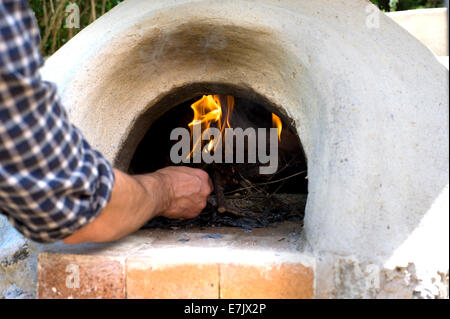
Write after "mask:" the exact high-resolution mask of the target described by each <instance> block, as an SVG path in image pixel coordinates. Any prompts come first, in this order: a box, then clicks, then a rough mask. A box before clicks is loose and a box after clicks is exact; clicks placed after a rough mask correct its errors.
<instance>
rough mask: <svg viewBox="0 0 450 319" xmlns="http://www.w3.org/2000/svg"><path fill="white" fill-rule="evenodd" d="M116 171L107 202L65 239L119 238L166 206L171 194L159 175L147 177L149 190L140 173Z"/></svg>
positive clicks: (86, 240) (75, 242)
mask: <svg viewBox="0 0 450 319" xmlns="http://www.w3.org/2000/svg"><path fill="white" fill-rule="evenodd" d="M114 174H115V184H114V187H113V189H112V193H111V199H110V202H109V203H108V205H107V206H106V207H105V208H104V209H103V210H102V211H101V213H100V215H99V216H98V217H97V218H96V219H94V220H93V221H92V222H91V223H89V224H88V225H86V226H85V227H83V228H81V229H80V230H78V231H76V232H75V233H74V234H72V235H71V236H69V237H67V238H65V239H64V240H63V242H64V243H66V244H78V243H82V242H108V241H114V240H118V239H120V238H122V237H124V236H126V235H127V234H129V233H132V232H134V231H136V230H138V229H139V228H140V227H142V225H144V224H145V223H146V222H147V221H148V220H149V219H151V218H154V217H156V216H157V215H158V214H159V213H160V212H161V211H162V210H163V209H164V207H163V206H164V205H165V203H166V202H167V199H166V197H167V196H168V194H167V192H166V191H164V185H162V183H161V182H160V181H159V180H158V178H157V177H156V176H155V177H154V178H153V177H151V176H146V178H145V183H146V184H147V185H146V186H147V187H148V188H149V189H152V190H153V191H152V192H151V193H150V192H147V191H146V188H145V187H144V186H143V184H142V180H141V178H140V176H134V177H133V176H130V175H127V174H125V173H123V172H121V171H119V170H116V169H115V170H114Z"/></svg>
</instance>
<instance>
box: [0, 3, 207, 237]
mask: <svg viewBox="0 0 450 319" xmlns="http://www.w3.org/2000/svg"><path fill="white" fill-rule="evenodd" d="M42 64H43V60H42V57H41V56H40V54H39V30H38V27H37V24H36V21H35V19H34V16H33V13H32V12H31V11H30V10H29V7H28V4H27V1H26V0H7V1H0V213H1V214H4V215H6V216H7V217H8V219H9V221H10V222H11V223H12V225H13V226H14V227H15V228H16V229H17V230H18V231H19V232H21V233H22V234H23V235H24V236H26V237H28V238H30V239H32V240H34V241H37V242H42V243H50V242H54V241H58V240H62V239H64V240H65V241H66V242H67V243H79V242H85V241H111V240H115V239H118V238H121V237H123V236H125V235H126V234H128V233H130V232H132V231H134V230H136V229H138V228H139V227H140V226H141V225H142V224H144V223H145V222H146V221H147V220H148V219H150V218H152V217H154V216H157V215H160V214H161V215H164V216H167V217H175V218H178V217H181V218H189V217H194V216H196V215H197V214H198V213H199V212H200V210H201V208H203V207H204V203H205V201H206V196H207V194H209V192H210V187H209V181H208V178H207V175H206V173H205V172H203V171H199V170H193V169H189V168H181V167H176V168H174V167H171V168H165V169H163V170H160V171H158V172H155V173H153V174H148V175H139V176H129V175H127V174H125V173H122V172H120V171H118V170H113V168H112V167H111V164H110V163H109V162H108V160H107V159H106V158H105V157H104V156H103V155H102V154H101V153H99V152H98V151H97V150H95V149H94V148H93V147H91V145H89V143H88V141H86V139H85V138H84V137H83V135H82V133H81V132H80V131H79V130H78V128H77V127H75V126H74V125H72V124H71V123H70V121H69V119H68V116H67V114H66V111H65V109H64V106H63V105H62V103H61V101H60V99H59V98H58V95H57V92H56V87H55V85H54V84H52V83H49V82H45V81H42V79H41V77H40V75H39V68H40V67H41V66H42Z"/></svg>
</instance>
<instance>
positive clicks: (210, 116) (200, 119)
mask: <svg viewBox="0 0 450 319" xmlns="http://www.w3.org/2000/svg"><path fill="white" fill-rule="evenodd" d="M222 102H226V105H224V107H223V106H222V104H221V98H220V96H219V95H203V97H202V98H201V99H199V100H198V101H196V102H194V103H192V105H191V108H192V110H193V111H194V118H193V120H192V122H190V123H189V124H188V125H189V128H190V130H191V137H192V138H193V137H194V135H195V134H194V126H196V127H198V126H197V125H200V128H201V131H204V130H206V129H208V128H210V127H214V128H217V129H218V130H219V131H220V134H219V136H218V137H217V139H213V138H211V140H210V141H209V142H208V144H207V145H206V147H205V148H203V152H205V153H209V152H211V151H212V150H214V151H215V150H216V148H217V146H218V144H219V142H220V141H221V140H222V139H223V135H224V130H225V128H231V125H230V115H231V113H232V111H233V108H234V97H233V96H226V99H224V97H222ZM272 125H273V127H276V128H277V129H278V140H279V141H281V130H282V123H281V120H280V118H279V117H278V116H277V115H275V114H273V113H272ZM201 147H202V138H201V136H199V137H197V139H196V140H195V141H193V147H192V150H191V152H190V154H189V155H188V156H187V159H189V158H191V156H192V154H193V153H194V150H196V149H198V148H200V149H201ZM194 157H195V156H194Z"/></svg>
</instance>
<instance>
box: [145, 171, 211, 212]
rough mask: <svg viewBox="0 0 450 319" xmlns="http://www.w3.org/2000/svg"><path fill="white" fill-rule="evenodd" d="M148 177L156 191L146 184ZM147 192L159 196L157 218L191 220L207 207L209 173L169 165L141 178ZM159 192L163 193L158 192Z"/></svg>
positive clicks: (209, 191)
mask: <svg viewBox="0 0 450 319" xmlns="http://www.w3.org/2000/svg"><path fill="white" fill-rule="evenodd" d="M148 178H152V179H156V180H157V181H158V183H157V184H156V185H157V186H156V187H158V188H159V189H157V190H155V184H154V183H146V182H145V180H146V179H148ZM139 179H140V180H141V182H142V184H143V185H144V187H145V186H146V185H147V186H148V189H147V191H148V192H149V193H152V192H153V193H154V192H155V191H157V192H159V193H161V195H160V196H159V201H160V205H159V209H158V210H159V212H158V215H160V216H164V217H167V218H174V219H175V218H176V219H188V218H194V217H196V216H198V214H200V212H201V211H202V210H203V209H204V208H205V207H206V200H207V198H208V195H209V194H210V193H211V192H212V190H213V185H212V182H211V180H210V178H209V176H208V174H207V173H206V172H205V171H203V170H200V169H195V168H190V167H185V166H169V167H166V168H163V169H160V170H158V171H156V172H154V173H151V174H147V175H140V176H139ZM161 190H162V192H160V191H161Z"/></svg>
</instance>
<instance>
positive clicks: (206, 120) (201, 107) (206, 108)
mask: <svg viewBox="0 0 450 319" xmlns="http://www.w3.org/2000/svg"><path fill="white" fill-rule="evenodd" d="M226 104H227V105H226V110H225V113H226V117H225V120H223V119H222V117H223V113H224V110H223V109H222V105H221V102H220V96H219V95H203V97H202V98H201V99H200V100H198V101H196V102H194V103H193V104H192V105H191V108H192V110H193V111H194V119H193V120H192V122H191V123H189V127H190V129H191V136H193V128H194V125H198V124H200V125H201V128H202V131H203V130H206V129H208V128H210V127H215V128H217V129H219V130H220V136H219V139H218V140H216V141H214V140H210V141H209V143H208V145H207V147H206V148H205V150H204V151H205V152H209V151H211V150H212V149H215V148H216V146H217V144H218V143H219V141H220V139H221V138H222V136H223V132H224V130H225V128H226V127H231V126H230V114H231V112H232V111H233V108H234V97H232V96H227V98H226ZM199 143H200V146H201V138H199V139H197V140H196V141H194V146H193V148H192V151H191V153H190V154H189V156H188V158H190V157H191V156H192V153H193V151H194V149H195V148H196V147H198V146H199Z"/></svg>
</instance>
